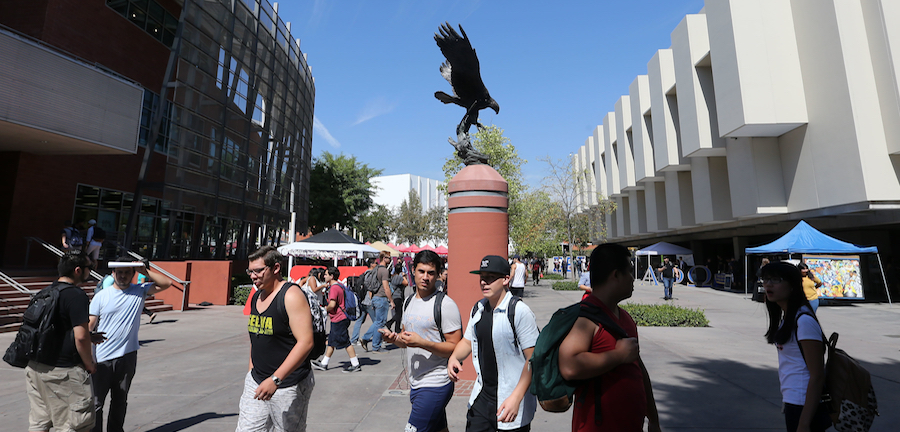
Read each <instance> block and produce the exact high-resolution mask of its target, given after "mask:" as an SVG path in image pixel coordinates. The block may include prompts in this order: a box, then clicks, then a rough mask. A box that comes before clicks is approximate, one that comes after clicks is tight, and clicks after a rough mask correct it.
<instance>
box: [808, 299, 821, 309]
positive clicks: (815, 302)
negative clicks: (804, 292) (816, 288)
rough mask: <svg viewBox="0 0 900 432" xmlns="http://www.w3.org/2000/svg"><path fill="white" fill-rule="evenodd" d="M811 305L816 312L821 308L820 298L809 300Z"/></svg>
mask: <svg viewBox="0 0 900 432" xmlns="http://www.w3.org/2000/svg"><path fill="white" fill-rule="evenodd" d="M809 306H810V307H811V308H812V310H813V312H815V311H816V309H818V308H819V299H815V300H810V301H809Z"/></svg>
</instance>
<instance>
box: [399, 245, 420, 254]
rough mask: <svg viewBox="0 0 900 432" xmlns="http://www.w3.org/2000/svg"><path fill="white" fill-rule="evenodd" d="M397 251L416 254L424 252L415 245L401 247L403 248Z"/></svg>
mask: <svg viewBox="0 0 900 432" xmlns="http://www.w3.org/2000/svg"><path fill="white" fill-rule="evenodd" d="M397 250H398V251H400V252H403V253H416V252H418V251H420V250H422V249H421V248H419V247H418V246H416V245H414V244H411V245H409V246H404V247H401V248H399V249H397Z"/></svg>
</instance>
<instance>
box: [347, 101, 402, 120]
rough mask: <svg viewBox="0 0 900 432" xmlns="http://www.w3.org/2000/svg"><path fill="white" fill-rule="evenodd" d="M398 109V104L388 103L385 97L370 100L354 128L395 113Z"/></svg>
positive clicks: (357, 118)
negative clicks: (392, 112) (395, 109)
mask: <svg viewBox="0 0 900 432" xmlns="http://www.w3.org/2000/svg"><path fill="white" fill-rule="evenodd" d="M396 107H397V103H396V102H388V101H387V99H385V98H383V97H379V98H376V99H373V100H370V101H369V102H367V103H366V106H365V107H364V108H363V110H362V112H360V113H359V115H358V116H357V117H356V121H355V122H353V126H356V125H358V124H360V123H363V122H366V121H369V120H372V119H373V118H375V117H378V116H381V115H385V114H387V113H389V112H391V111H393V110H394V108H396Z"/></svg>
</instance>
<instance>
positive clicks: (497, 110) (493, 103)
mask: <svg viewBox="0 0 900 432" xmlns="http://www.w3.org/2000/svg"><path fill="white" fill-rule="evenodd" d="M490 107H491V108H492V109H493V110H494V112H495V113H497V114H500V104H498V103H497V101H495V100H493V99H491V105H490Z"/></svg>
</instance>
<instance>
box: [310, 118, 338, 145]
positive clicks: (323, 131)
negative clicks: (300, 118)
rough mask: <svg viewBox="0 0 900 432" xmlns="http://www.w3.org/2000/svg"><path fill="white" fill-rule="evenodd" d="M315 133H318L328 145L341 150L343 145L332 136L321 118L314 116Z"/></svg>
mask: <svg viewBox="0 0 900 432" xmlns="http://www.w3.org/2000/svg"><path fill="white" fill-rule="evenodd" d="M313 131H315V132H316V133H318V134H319V135H320V136H321V137H322V139H324V140H325V141H326V142H328V145H330V146H332V147H334V148H341V143H340V142H339V141H338V140H337V138H335V137H333V136H331V132H328V128H326V127H325V125H323V124H322V122H320V121H319V118H318V117H316V116H313Z"/></svg>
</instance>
